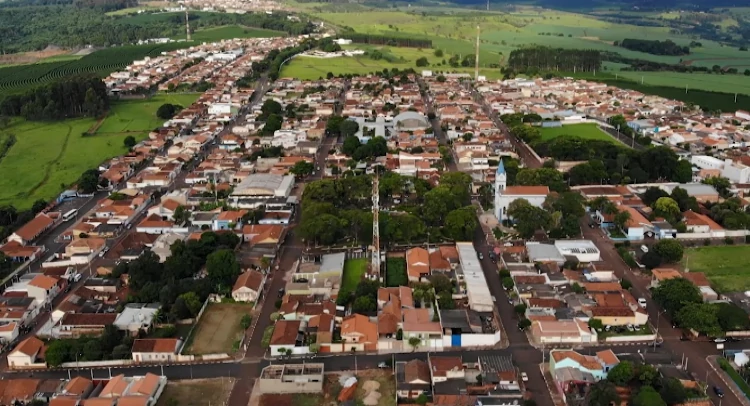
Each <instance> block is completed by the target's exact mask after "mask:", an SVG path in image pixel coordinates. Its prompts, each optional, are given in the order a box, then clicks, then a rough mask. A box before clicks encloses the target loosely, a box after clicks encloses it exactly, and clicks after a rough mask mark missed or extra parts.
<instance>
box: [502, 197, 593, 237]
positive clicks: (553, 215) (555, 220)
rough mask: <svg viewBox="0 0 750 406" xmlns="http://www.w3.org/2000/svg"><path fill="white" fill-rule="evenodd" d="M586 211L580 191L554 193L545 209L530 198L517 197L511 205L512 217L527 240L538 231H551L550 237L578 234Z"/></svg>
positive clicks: (509, 209)
mask: <svg viewBox="0 0 750 406" xmlns="http://www.w3.org/2000/svg"><path fill="white" fill-rule="evenodd" d="M584 214H585V209H584V206H583V197H582V196H581V195H580V193H576V192H563V193H559V194H550V195H549V196H547V198H546V199H545V201H544V204H543V205H542V207H541V208H540V207H536V206H533V205H532V204H531V203H529V202H528V200H526V199H516V200H514V201H513V202H512V203H511V204H510V205H509V206H508V216H510V217H511V218H513V220H514V221H515V222H516V226H515V227H516V231H517V232H518V234H519V235H520V236H521V237H522V238H527V239H528V238H531V237H533V236H534V233H535V232H536V231H537V230H545V231H548V232H549V237H550V238H569V237H575V236H578V235H579V234H580V226H579V224H578V220H579V219H580V218H581V217H582V216H583V215H584Z"/></svg>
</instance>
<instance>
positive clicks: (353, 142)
mask: <svg viewBox="0 0 750 406" xmlns="http://www.w3.org/2000/svg"><path fill="white" fill-rule="evenodd" d="M354 124H356V123H354ZM361 145H362V143H361V142H360V141H359V138H357V137H355V136H353V135H352V136H349V137H346V138H345V139H344V145H343V146H342V147H341V152H343V153H344V154H346V155H348V156H353V155H354V153H355V152H356V151H357V149H358V148H359V147H360V146H361Z"/></svg>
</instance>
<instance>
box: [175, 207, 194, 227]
mask: <svg viewBox="0 0 750 406" xmlns="http://www.w3.org/2000/svg"><path fill="white" fill-rule="evenodd" d="M172 218H173V219H174V222H175V224H178V225H181V224H185V223H186V222H187V221H188V220H189V219H190V212H188V211H187V209H186V208H185V206H183V205H179V206H177V208H176V209H174V213H173V214H172Z"/></svg>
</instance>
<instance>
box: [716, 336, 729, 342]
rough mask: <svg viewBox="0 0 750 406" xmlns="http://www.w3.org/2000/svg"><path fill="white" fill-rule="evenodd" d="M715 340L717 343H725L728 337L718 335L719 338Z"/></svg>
mask: <svg viewBox="0 0 750 406" xmlns="http://www.w3.org/2000/svg"><path fill="white" fill-rule="evenodd" d="M714 342H715V343H725V342H727V339H726V338H724V337H717V338H714Z"/></svg>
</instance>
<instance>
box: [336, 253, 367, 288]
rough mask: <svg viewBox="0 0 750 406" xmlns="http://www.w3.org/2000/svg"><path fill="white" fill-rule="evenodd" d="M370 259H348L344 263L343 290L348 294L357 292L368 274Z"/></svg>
mask: <svg viewBox="0 0 750 406" xmlns="http://www.w3.org/2000/svg"><path fill="white" fill-rule="evenodd" d="M367 265H368V259H367V258H357V259H347V260H346V262H344V275H343V278H342V279H343V281H341V289H342V290H347V289H348V292H352V293H353V292H354V291H355V290H357V285H359V283H360V282H361V281H362V277H363V276H364V274H365V272H367Z"/></svg>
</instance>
